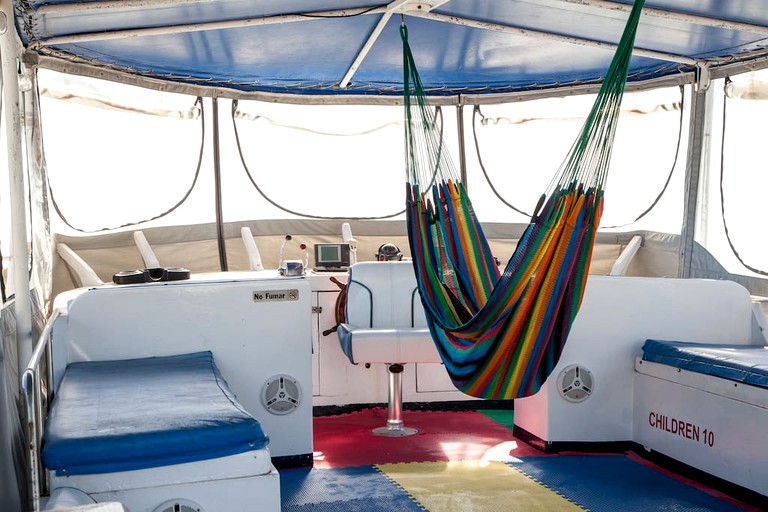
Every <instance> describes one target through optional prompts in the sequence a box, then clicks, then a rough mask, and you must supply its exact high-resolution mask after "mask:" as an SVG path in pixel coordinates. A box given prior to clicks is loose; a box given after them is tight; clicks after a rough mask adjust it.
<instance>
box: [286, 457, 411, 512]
mask: <svg viewBox="0 0 768 512" xmlns="http://www.w3.org/2000/svg"><path fill="white" fill-rule="evenodd" d="M280 492H281V501H282V510H283V512H304V511H308V510H312V511H313V512H335V511H345V512H357V511H360V512H363V511H365V512H385V511H386V512H391V511H394V510H396V511H402V512H410V511H423V510H424V508H423V507H421V505H419V504H418V503H416V502H415V501H413V499H412V498H411V497H410V496H409V495H408V494H407V493H406V492H405V491H403V490H402V489H401V488H400V487H398V486H397V485H395V484H394V483H392V482H391V481H390V480H389V479H388V478H387V477H385V476H384V475H383V474H381V473H380V472H379V471H378V470H377V469H375V468H374V467H373V466H358V467H347V468H334V469H307V468H302V469H290V470H283V471H281V472H280Z"/></svg>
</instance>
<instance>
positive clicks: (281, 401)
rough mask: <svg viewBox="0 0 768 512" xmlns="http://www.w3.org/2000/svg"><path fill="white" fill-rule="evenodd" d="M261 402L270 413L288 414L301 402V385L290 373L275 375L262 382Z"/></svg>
mask: <svg viewBox="0 0 768 512" xmlns="http://www.w3.org/2000/svg"><path fill="white" fill-rule="evenodd" d="M261 403H262V404H263V405H264V407H265V408H266V409H267V410H268V411H269V412H271V413H272V414H279V415H282V414H289V413H291V412H293V411H295V410H296V408H298V407H299V404H300V403H301V386H300V385H299V383H298V381H296V379H294V378H293V377H291V376H290V375H275V376H274V377H272V378H270V379H269V380H267V382H265V383H264V388H263V389H262V390H261Z"/></svg>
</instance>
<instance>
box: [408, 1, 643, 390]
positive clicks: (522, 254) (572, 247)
mask: <svg viewBox="0 0 768 512" xmlns="http://www.w3.org/2000/svg"><path fill="white" fill-rule="evenodd" d="M643 3H644V0H638V1H636V2H635V4H634V6H633V9H632V12H631V13H630V15H629V19H628V21H627V25H626V28H625V30H624V33H623V35H622V38H621V41H620V43H619V45H618V48H617V50H616V53H615V55H614V58H613V60H612V61H611V64H610V66H609V68H608V72H607V75H606V77H605V79H604V81H603V83H602V86H601V89H600V92H599V93H598V95H597V98H596V100H595V104H594V105H593V107H592V109H591V111H590V113H589V115H588V116H587V118H586V121H585V123H584V125H583V127H582V129H581V131H580V133H579V135H578V137H577V138H576V141H575V142H574V144H573V146H572V147H571V149H570V151H569V153H568V154H567V156H566V158H565V159H564V161H563V164H562V165H561V166H560V169H559V170H558V171H557V173H556V174H555V176H554V177H553V179H552V181H551V183H550V185H549V186H548V187H547V189H546V191H545V192H544V194H542V196H541V197H540V198H539V201H538V204H537V205H536V208H535V210H534V213H533V216H532V219H531V222H530V224H529V225H528V227H527V228H526V230H525V232H524V234H523V236H522V237H521V239H520V241H519V243H518V245H517V248H516V250H515V252H514V254H513V255H512V257H511V259H510V260H509V262H508V263H507V265H506V267H505V269H504V270H503V271H500V269H499V268H498V266H497V264H496V262H495V261H494V258H493V255H492V254H491V250H490V247H489V245H488V242H487V240H486V239H485V236H484V235H483V230H482V227H481V225H480V222H479V221H478V219H477V217H476V216H475V213H474V210H473V208H472V204H471V202H470V200H469V197H468V195H467V191H466V188H465V186H464V184H463V183H462V182H461V180H460V178H459V174H458V172H457V171H456V168H455V166H454V165H453V163H452V161H451V159H450V157H449V155H448V152H447V150H446V149H445V148H444V146H443V142H442V138H441V137H440V135H439V133H438V131H437V130H436V129H435V126H436V124H435V118H434V113H433V111H432V110H431V109H430V108H429V107H428V105H427V101H426V97H425V93H424V88H423V86H422V83H421V80H420V78H419V74H418V70H417V68H416V65H415V61H414V57H413V54H412V53H411V49H410V46H409V44H408V31H407V28H406V27H405V25H404V24H403V25H401V28H400V33H401V38H402V40H403V69H404V76H403V80H404V104H405V139H406V140H405V147H406V158H405V160H406V162H405V164H406V173H407V174H406V180H407V184H406V213H407V225H408V238H409V243H410V246H411V254H412V256H413V260H414V261H413V263H414V271H415V273H416V280H417V282H418V285H419V291H420V294H421V298H422V303H423V305H424V311H425V313H426V317H427V323H428V325H429V328H430V331H431V334H432V337H433V339H434V341H435V344H436V346H437V349H438V352H439V353H440V356H441V358H442V359H443V362H444V363H445V366H446V369H447V370H448V373H449V375H450V377H451V379H452V381H453V383H454V385H455V386H456V387H457V388H458V389H460V390H461V391H463V392H464V393H466V394H468V395H471V396H475V397H479V398H486V399H512V398H520V397H524V396H529V395H531V394H534V393H535V392H537V391H538V389H539V388H540V386H541V385H542V384H543V382H544V380H545V379H546V377H547V376H548V375H549V374H550V373H551V371H552V369H553V368H554V367H555V365H556V364H557V361H558V359H559V357H560V353H561V352H562V349H563V346H564V344H565V340H566V338H567V336H568V332H569V331H570V327H571V324H572V323H573V320H574V318H575V316H576V313H577V312H578V309H579V306H580V305H581V300H582V296H583V293H584V286H585V284H586V280H587V274H588V272H589V265H590V261H591V256H592V248H593V246H594V239H595V235H596V232H597V227H598V224H599V222H600V216H601V213H602V210H603V185H604V183H605V178H606V174H607V171H608V166H609V162H610V158H611V148H612V144H613V139H614V134H615V130H616V125H617V121H618V117H619V109H620V105H621V99H622V96H623V94H624V85H625V82H626V78H627V69H628V66H629V61H630V58H631V56H632V48H633V46H634V39H635V33H636V31H637V26H638V21H639V18H640V12H641V9H642V5H643Z"/></svg>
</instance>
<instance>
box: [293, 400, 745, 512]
mask: <svg viewBox="0 0 768 512" xmlns="http://www.w3.org/2000/svg"><path fill="white" fill-rule="evenodd" d="M386 417H387V412H386V410H385V409H371V410H365V411H360V412H356V413H350V414H344V415H338V416H329V417H319V418H315V423H314V424H315V431H314V436H315V449H316V452H315V465H314V468H311V469H308V468H301V469H288V470H285V469H284V470H281V471H280V482H281V492H282V510H283V512H309V511H312V512H333V511H345V512H356V511H360V512H363V511H365V512H385V511H386V512H392V511H398V512H399V511H403V512H408V511H412V510H426V511H432V512H452V511H456V512H470V511H505V512H506V511H510V512H522V511H526V512H528V511H547V512H549V511H564V512H569V511H581V510H589V511H593V512H614V511H615V512H618V511H622V512H625V511H626V512H635V511H637V512H639V511H676V512H683V511H690V512H705V511H712V512H715V511H716V512H731V511H738V510H752V511H754V510H758V509H756V508H753V507H748V506H744V505H741V504H739V503H737V502H735V501H734V500H731V499H729V498H725V497H724V496H723V495H721V494H719V493H716V492H713V491H711V490H709V489H706V488H702V487H699V486H694V485H690V484H689V483H688V482H686V481H684V480H682V479H679V478H676V477H674V476H672V475H670V474H669V473H667V472H665V471H662V470H659V468H657V467H656V466H654V465H653V464H650V463H648V462H647V461H645V460H643V459H640V458H639V457H637V456H636V455H634V454H631V453H630V454H616V455H605V454H601V455H594V454H579V453H568V454H560V455H545V454H542V453H541V452H539V451H537V450H535V449H533V448H531V447H529V446H528V445H526V444H525V443H522V442H520V441H518V440H516V439H515V438H514V437H513V436H512V431H511V429H510V428H508V427H507V426H505V425H511V414H510V413H509V412H501V413H498V414H494V413H491V414H488V413H487V412H486V413H484V414H481V413H479V412H474V411H459V412H455V411H454V412H445V411H441V412H425V411H405V413H404V416H403V419H404V421H405V424H406V426H409V427H414V428H417V429H419V433H418V434H417V435H414V436H410V437H402V438H388V437H379V436H375V435H373V434H372V433H371V430H372V429H374V428H376V427H380V426H382V425H384V424H385V423H386ZM494 417H496V418H497V419H498V420H499V421H496V420H494V419H492V418H494ZM500 421H501V422H503V424H502V423H501V422H500Z"/></svg>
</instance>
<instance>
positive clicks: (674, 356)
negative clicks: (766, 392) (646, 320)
mask: <svg viewBox="0 0 768 512" xmlns="http://www.w3.org/2000/svg"><path fill="white" fill-rule="evenodd" d="M643 360H645V361H652V362H655V363H663V364H666V365H669V366H673V367H676V368H681V369H683V370H688V371H691V372H697V373H703V374H707V375H714V376H716V377H720V378H723V379H728V380H732V381H735V382H742V383H744V384H750V385H752V386H757V387H761V388H768V346H762V345H710V344H706V343H685V342H679V341H663V340H646V342H645V344H644V345H643Z"/></svg>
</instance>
